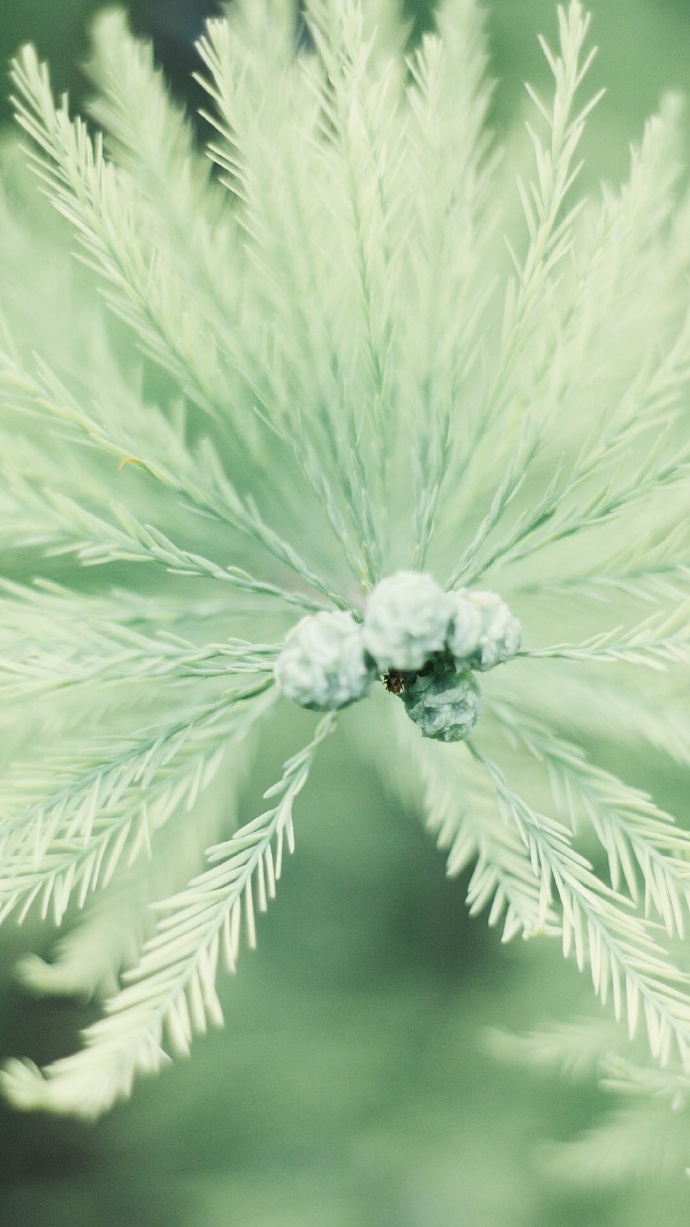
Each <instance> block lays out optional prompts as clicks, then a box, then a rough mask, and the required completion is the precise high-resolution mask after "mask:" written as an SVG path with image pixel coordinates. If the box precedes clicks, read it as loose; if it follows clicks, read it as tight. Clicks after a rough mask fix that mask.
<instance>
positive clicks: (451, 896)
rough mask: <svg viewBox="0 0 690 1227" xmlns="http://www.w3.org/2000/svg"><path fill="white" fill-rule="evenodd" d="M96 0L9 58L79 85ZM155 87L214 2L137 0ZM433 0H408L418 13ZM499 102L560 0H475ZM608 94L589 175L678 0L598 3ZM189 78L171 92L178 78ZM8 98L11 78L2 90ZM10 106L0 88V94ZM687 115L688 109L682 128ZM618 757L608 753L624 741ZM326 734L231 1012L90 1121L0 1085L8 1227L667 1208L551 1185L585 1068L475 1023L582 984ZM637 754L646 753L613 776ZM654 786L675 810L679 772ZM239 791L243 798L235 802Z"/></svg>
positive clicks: (28, 932) (73, 1) (79, 3)
mask: <svg viewBox="0 0 690 1227" xmlns="http://www.w3.org/2000/svg"><path fill="white" fill-rule="evenodd" d="M99 7H101V6H100V5H99V4H97V3H94V0H22V2H21V4H17V3H16V0H0V62H2V64H4V63H5V62H6V61H7V59H8V58H9V56H10V55H11V54H12V52H13V51H14V50H15V49H16V48H17V46H19V44H20V43H22V42H24V41H27V40H31V41H33V42H34V43H35V44H36V45H37V47H38V49H39V52H40V54H41V55H42V56H43V57H45V58H47V59H49V60H50V62H51V66H52V73H53V79H54V82H55V85H56V87H57V88H58V89H60V90H62V89H68V90H69V91H70V94H71V95H72V96H73V98H74V99H75V100H77V101H78V100H79V98H80V97H83V91H84V83H83V80H82V78H81V77H80V73H79V68H78V65H79V63H80V62H83V61H84V60H85V59H86V58H87V57H88V25H89V20H90V17H91V15H92V14H93V13H94V12H95V11H96V10H97V9H98V8H99ZM125 7H126V8H127V9H128V11H129V12H130V15H131V21H132V24H133V27H134V28H135V29H136V30H137V31H139V32H140V33H142V34H145V35H147V36H149V37H152V38H153V39H154V42H155V46H156V50H157V54H158V57H159V59H160V62H161V63H162V64H163V66H164V68H165V70H166V73H167V74H168V76H169V79H170V81H171V84H172V86H173V87H174V88H175V90H176V91H178V93H179V95H180V96H184V97H186V99H187V101H188V103H189V105H190V106H191V107H194V106H195V105H196V102H197V101H198V100H197V99H196V96H195V94H194V92H193V89H192V90H191V92H190V90H189V84H188V83H189V74H190V72H191V71H193V69H194V67H195V61H194V52H193V40H194V38H195V37H196V36H197V35H198V34H199V33H200V31H201V27H202V23H203V20H204V17H205V16H206V15H208V14H209V13H211V12H214V11H216V12H217V11H218V8H217V6H214V5H212V4H211V3H209V2H208V0H206V2H205V0H135V2H133V3H131V4H129V5H126V6H125ZM429 7H430V6H429V3H428V0H417V2H416V3H412V0H410V3H408V11H409V14H410V17H411V18H413V19H414V22H415V27H416V29H417V30H421V29H422V28H424V26H425V24H427V23H428V21H429ZM487 8H488V33H489V39H490V51H491V72H492V75H493V76H494V77H495V78H496V79H497V80H498V81H499V86H498V88H497V91H496V95H495V104H494V121H495V124H496V125H497V127H499V128H500V129H502V130H504V131H506V130H508V129H509V128H510V127H511V126H512V125H514V124H515V123H519V122H520V118H521V114H522V112H523V111H524V109H525V100H524V89H523V82H524V80H525V79H529V80H532V81H534V82H536V83H539V82H541V81H544V80H545V79H546V71H545V66H544V64H543V61H542V57H541V54H540V52H539V48H538V45H537V41H536V33H537V32H544V33H546V34H547V35H548V36H550V37H552V36H553V34H554V30H555V23H556V19H555V5H554V4H553V3H552V2H551V0H490V2H489V3H488V5H487ZM590 8H591V9H592V11H593V16H594V23H593V38H594V40H595V41H596V43H597V44H598V46H599V48H600V53H599V57H598V59H597V61H596V64H595V66H594V68H593V70H592V78H591V83H592V87H593V88H597V87H598V86H599V85H600V84H606V86H607V88H608V93H607V95H606V98H605V99H604V101H603V102H602V103H601V104H600V106H599V108H598V109H597V112H596V113H595V116H594V117H593V119H592V121H591V125H590V133H589V134H588V137H587V142H586V144H585V147H584V152H585V156H586V158H587V165H586V169H585V172H584V173H585V175H586V176H587V177H588V178H589V179H590V180H598V179H600V178H605V179H609V180H611V181H614V182H615V181H617V180H618V179H620V177H621V176H622V175H623V174H624V173H625V168H626V164H627V157H628V153H627V148H628V142H629V141H631V140H632V141H634V140H636V139H637V138H639V135H640V133H641V130H642V125H643V123H644V119H645V117H646V116H647V115H648V114H649V113H650V112H652V111H653V110H654V109H655V107H656V106H657V104H658V101H659V97H660V95H661V94H662V93H663V92H664V91H665V90H667V89H669V88H671V89H674V90H680V91H681V92H684V93H685V94H686V95H688V96H690V4H688V0H590ZM185 91H186V92H185ZM0 92H1V93H2V94H5V93H6V92H7V89H6V88H5V86H3V89H2V91H0ZM0 119H1V120H2V122H4V123H8V122H9V109H8V107H7V106H4V107H0ZM688 131H689V132H690V121H689V124H688ZM272 733H273V734H274V735H272V736H271V737H268V738H267V739H266V741H267V743H269V744H270V745H271V750H270V754H269V753H268V752H267V755H266V758H265V760H264V761H263V762H262V763H261V764H260V767H259V770H258V772H257V777H260V778H257V781H256V784H255V786H251V787H249V788H248V791H247V797H246V807H247V808H246V812H247V814H250V813H253V812H256V809H255V807H256V805H257V804H258V800H257V798H258V795H259V793H260V791H261V788H262V787H264V786H265V781H270V780H271V779H272V778H276V777H275V773H276V771H277V770H278V765H279V763H280V762H281V761H282V758H283V757H284V752H285V751H286V749H287V743H286V741H285V740H284V735H283V733H282V732H281V729H280V728H279V727H276V728H275V730H272ZM621 754H622V755H623V754H624V749H623V748H622V749H621ZM351 762H352V760H351V758H350V757H349V755H348V750H347V745H346V744H343V742H342V741H341V742H340V743H339V744H337V745H334V746H330V747H329V748H328V750H327V752H326V753H325V754H324V756H323V759H322V761H321V763H320V766H319V769H318V771H317V773H316V776H315V778H314V779H313V781H312V783H311V785H310V788H309V789H308V790H307V792H306V793H305V794H303V797H302V798H300V806H299V823H298V852H297V855H296V856H295V858H294V861H293V862H291V864H290V865H289V867H288V872H287V873H286V875H285V878H284V881H283V883H282V886H281V891H280V899H279V900H278V901H277V903H276V905H275V906H274V908H273V909H272V910H271V911H270V912H269V914H268V915H267V916H266V917H265V918H264V919H263V920H262V922H261V927H260V940H259V950H258V951H257V953H255V954H253V955H246V956H245V957H244V959H243V962H242V966H241V971H240V974H239V975H238V977H237V979H236V980H232V981H230V980H228V981H226V983H225V984H224V985H223V988H222V999H223V1003H224V1007H225V1010H226V1017H227V1028H226V1030H225V1031H223V1032H218V1033H214V1034H212V1035H210V1036H209V1037H207V1038H206V1039H204V1040H200V1041H198V1043H197V1044H196V1046H195V1049H194V1052H193V1056H192V1059H191V1060H190V1061H187V1062H182V1063H179V1064H177V1065H176V1066H175V1067H173V1068H172V1069H171V1070H170V1071H168V1072H167V1073H166V1074H165V1075H164V1076H162V1077H161V1078H160V1079H157V1080H155V1081H152V1082H142V1083H141V1084H140V1085H139V1087H138V1088H137V1090H136V1093H135V1096H134V1098H133V1100H132V1101H131V1102H130V1103H127V1104H123V1105H121V1106H119V1107H118V1108H116V1109H115V1110H114V1111H113V1112H112V1114H111V1115H110V1116H108V1117H107V1118H106V1119H104V1120H103V1121H100V1122H98V1123H97V1124H95V1125H88V1124H82V1123H78V1122H73V1121H69V1120H61V1119H52V1118H47V1117H41V1116H29V1117H25V1116H22V1115H21V1114H19V1113H15V1112H12V1111H10V1110H9V1109H7V1108H5V1107H0V1227H44V1225H45V1227H125V1224H127V1225H128V1227H139V1225H141V1227H143V1225H146V1227H293V1225H294V1227H552V1225H555V1224H559V1227H568V1225H570V1224H572V1227H575V1225H578V1227H581V1225H582V1224H585V1223H586V1224H588V1227H643V1225H645V1227H647V1225H649V1224H656V1223H662V1222H663V1223H664V1224H665V1227H681V1225H685V1224H687V1222H688V1221H689V1216H690V1184H689V1183H688V1182H687V1180H685V1179H684V1178H683V1177H682V1176H680V1175H679V1176H678V1178H677V1179H672V1180H670V1181H669V1182H666V1183H665V1184H663V1185H661V1184H657V1183H655V1182H654V1181H648V1182H645V1181H640V1182H639V1184H637V1185H636V1186H635V1188H631V1187H629V1186H626V1187H622V1188H615V1187H614V1188H598V1189H588V1188H583V1187H582V1185H581V1184H575V1185H570V1186H568V1185H566V1184H560V1183H558V1182H557V1181H556V1180H555V1179H554V1178H553V1177H552V1176H550V1175H549V1172H548V1168H547V1166H546V1165H545V1164H544V1163H543V1162H542V1156H543V1153H544V1152H543V1150H542V1149H540V1147H541V1144H542V1143H543V1142H544V1141H545V1140H547V1139H551V1140H554V1139H555V1140H564V1139H567V1138H570V1137H573V1136H575V1135H576V1134H577V1133H578V1131H579V1130H580V1129H582V1128H586V1127H587V1126H588V1125H589V1124H591V1123H592V1122H594V1121H596V1120H597V1119H598V1118H599V1117H600V1115H601V1114H602V1112H603V1111H605V1109H606V1101H605V1099H604V1097H603V1096H601V1095H600V1094H598V1093H597V1092H596V1091H595V1090H594V1088H587V1087H585V1088H584V1089H583V1088H580V1087H575V1086H571V1085H569V1084H567V1083H556V1082H555V1081H552V1080H549V1079H546V1078H545V1079H541V1078H536V1076H535V1075H534V1074H531V1073H530V1072H529V1071H523V1070H521V1069H519V1068H513V1067H509V1066H506V1065H503V1064H501V1063H500V1062H498V1061H497V1060H496V1059H495V1058H494V1057H493V1056H492V1054H491V1051H490V1049H489V1046H488V1045H487V1044H486V1042H485V1040H484V1038H483V1037H484V1035H485V1033H486V1030H487V1028H490V1027H496V1026H499V1027H508V1028H512V1027H515V1028H523V1027H529V1026H532V1025H535V1024H537V1023H538V1022H540V1021H541V1020H542V1019H543V1018H544V1017H567V1016H568V1013H569V1011H571V1010H572V1011H579V1010H582V1009H585V1008H587V1007H588V1005H589V992H588V990H587V988H586V985H584V983H583V981H582V980H581V979H580V978H579V977H578V976H577V974H576V972H574V970H573V969H572V968H570V967H565V966H563V965H562V963H561V960H560V957H559V952H558V950H557V949H555V948H553V949H551V948H550V947H548V945H547V946H543V945H539V946H537V945H530V944H525V945H522V944H520V945H516V946H511V947H509V948H504V947H502V946H501V945H500V943H499V941H498V939H497V937H496V935H495V934H493V933H490V932H489V931H488V930H487V928H486V924H485V922H484V920H483V919H482V918H481V917H480V918H477V919H475V920H469V919H468V918H467V915H466V910H465V906H464V891H465V886H466V882H465V881H464V880H462V879H461V880H459V881H455V882H448V881H446V879H445V876H444V867H443V860H442V858H441V857H440V856H439V855H438V854H437V852H436V851H435V849H434V847H433V846H432V844H431V843H430V841H429V840H428V839H427V838H426V836H425V834H424V832H423V831H422V829H421V827H420V823H419V821H418V816H417V814H416V813H415V812H414V807H413V806H412V805H411V804H410V806H409V807H406V806H401V805H400V802H399V801H398V800H393V798H392V796H389V794H388V792H387V791H386V789H385V786H384V784H383V783H382V780H381V779H379V778H378V777H375V776H373V775H368V774H366V773H363V772H362V769H361V768H360V767H357V769H356V770H354V769H353V768H352V766H351ZM641 774H644V772H643V770H642V766H641V765H640V764H639V762H638V763H637V764H636V769H633V770H631V772H630V773H629V775H630V778H632V779H635V778H637V777H638V776H639V775H641ZM655 784H656V795H657V796H658V798H659V800H660V801H662V802H663V803H664V804H666V805H668V806H669V807H671V808H676V810H678V809H680V810H681V811H683V812H685V814H686V815H687V813H688V805H687V801H685V799H684V793H685V791H686V789H684V785H683V781H682V780H681V779H680V778H679V777H678V778H677V777H676V776H674V775H673V774H672V773H671V774H668V775H666V776H665V777H664V778H659V779H657V780H656V781H655ZM252 807H253V808H252ZM49 939H50V934H45V933H40V932H37V931H36V930H35V929H32V928H31V927H28V928H26V929H24V930H17V929H14V930H13V929H8V930H7V932H6V933H5V934H4V936H3V938H2V943H3V944H2V946H0V956H1V957H0V989H1V997H0V1002H1V1004H0V1052H1V1053H3V1054H9V1053H13V1054H14V1053H16V1054H18V1055H22V1054H25V1053H27V1052H29V1053H31V1055H32V1056H33V1057H34V1058H35V1059H36V1060H38V1061H40V1062H44V1061H47V1060H51V1059H54V1058H55V1057H56V1056H59V1055H62V1054H63V1053H66V1052H68V1051H69V1050H70V1048H71V1047H72V1046H73V1044H74V1042H75V1033H76V1031H77V1029H78V1028H79V1027H80V1026H82V1025H84V1023H85V1022H86V1021H88V1020H89V1019H90V1018H91V1017H92V1016H93V1014H94V1012H95V1007H93V1006H92V1005H90V1004H89V1003H79V1002H73V1001H68V1000H64V1001H61V1000H58V1001H55V1000H53V1001H47V1002H44V1001H36V1000H34V999H30V998H28V997H27V996H26V995H24V994H23V992H22V991H21V990H20V989H19V988H18V987H17V986H16V985H15V983H14V981H13V978H12V965H13V962H14V960H15V958H16V956H17V955H18V954H19V953H20V952H21V951H23V950H25V949H27V948H29V947H30V946H31V945H35V944H36V943H37V942H38V943H39V946H40V945H41V944H42V947H43V948H44V949H46V950H47V949H48V948H49V944H50V940H49Z"/></svg>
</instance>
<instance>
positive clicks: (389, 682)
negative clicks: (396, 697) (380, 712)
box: [383, 669, 405, 694]
mask: <svg viewBox="0 0 690 1227" xmlns="http://www.w3.org/2000/svg"><path fill="white" fill-rule="evenodd" d="M383 684H384V686H385V687H386V690H387V691H388V693H389V694H400V693H401V692H402V691H403V690H404V688H405V674H404V673H399V672H398V670H397V669H389V671H388V673H386V674H384V678H383Z"/></svg>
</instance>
